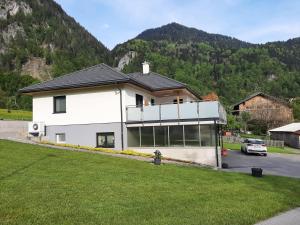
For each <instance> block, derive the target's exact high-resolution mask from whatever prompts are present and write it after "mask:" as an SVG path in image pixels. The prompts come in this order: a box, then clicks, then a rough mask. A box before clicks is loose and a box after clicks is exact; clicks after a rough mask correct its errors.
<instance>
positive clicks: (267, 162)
mask: <svg viewBox="0 0 300 225" xmlns="http://www.w3.org/2000/svg"><path fill="white" fill-rule="evenodd" d="M228 152H229V154H228V156H227V157H223V159H222V160H223V163H228V165H229V168H228V169H224V170H228V171H238V172H247V173H251V168H252V167H261V168H262V169H263V174H273V175H279V176H288V177H297V178H300V154H297V155H296V154H278V153H268V156H267V157H265V156H257V155H245V154H243V153H241V152H240V151H228Z"/></svg>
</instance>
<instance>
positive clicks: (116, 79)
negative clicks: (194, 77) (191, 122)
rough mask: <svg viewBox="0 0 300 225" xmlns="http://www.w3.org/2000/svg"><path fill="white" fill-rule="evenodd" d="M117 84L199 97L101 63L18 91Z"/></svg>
mask: <svg viewBox="0 0 300 225" xmlns="http://www.w3.org/2000/svg"><path fill="white" fill-rule="evenodd" d="M117 83H131V84H134V85H138V86H141V87H143V88H144V89H147V90H149V91H159V90H167V89H177V88H186V89H188V90H189V91H190V92H191V93H193V94H194V95H195V96H197V97H199V96H198V95H197V93H195V92H193V91H192V90H191V89H189V87H188V86H187V85H186V84H184V83H181V82H179V81H176V80H173V79H171V78H168V77H165V76H162V75H160V74H157V73H154V72H150V73H148V74H142V73H131V74H128V75H126V74H124V73H121V72H118V71H116V70H114V69H113V68H111V67H109V66H107V65H105V64H103V63H102V64H99V65H96V66H92V67H89V68H86V69H83V70H79V71H76V72H73V73H70V74H66V75H64V76H61V77H58V78H55V79H53V80H50V81H45V82H42V83H39V84H34V85H31V86H28V87H25V88H22V89H20V92H22V93H31V92H40V91H50V90H59V89H69V88H78V87H91V86H99V85H106V84H117ZM199 98H200V97H199Z"/></svg>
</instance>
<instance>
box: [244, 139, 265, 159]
mask: <svg viewBox="0 0 300 225" xmlns="http://www.w3.org/2000/svg"><path fill="white" fill-rule="evenodd" d="M241 152H244V153H245V154H250V153H254V154H260V155H264V156H267V146H266V145H265V143H264V142H263V140H260V139H252V138H248V139H245V140H244V142H243V143H242V146H241Z"/></svg>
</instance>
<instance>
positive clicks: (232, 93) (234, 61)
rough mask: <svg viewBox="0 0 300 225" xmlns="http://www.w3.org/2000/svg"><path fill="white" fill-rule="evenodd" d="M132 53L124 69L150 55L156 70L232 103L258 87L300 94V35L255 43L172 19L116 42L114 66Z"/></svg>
mask: <svg viewBox="0 0 300 225" xmlns="http://www.w3.org/2000/svg"><path fill="white" fill-rule="evenodd" d="M189 35H190V36H189ZM128 52H131V53H134V56H135V57H132V58H131V60H129V63H128V64H127V65H125V66H124V68H123V71H124V72H133V71H137V70H141V66H140V65H141V63H142V62H143V61H144V60H147V61H149V62H150V63H151V69H152V70H153V71H156V72H158V73H161V74H167V75H169V76H170V77H172V78H175V79H177V80H179V81H182V82H185V83H187V84H189V85H190V86H191V87H192V88H194V89H195V90H196V91H198V92H199V93H200V94H202V95H205V94H207V93H209V92H211V91H215V92H216V93H217V94H218V95H219V96H220V97H221V100H222V101H223V102H224V103H225V104H228V105H229V104H232V103H234V102H236V101H238V100H240V99H242V98H244V97H245V96H247V95H249V94H250V93H253V92H255V91H263V92H266V93H269V94H271V95H274V96H278V97H282V98H286V99H287V98H292V97H295V96H300V38H295V39H291V40H288V41H286V42H272V43H267V44H263V45H254V44H249V43H246V42H243V41H239V40H237V39H234V38H230V37H226V36H222V35H215V34H212V35H210V34H208V33H206V32H203V31H197V30H196V29H193V28H188V27H185V26H182V25H179V24H176V23H171V24H168V25H165V26H162V27H160V28H156V29H150V30H147V31H145V32H143V33H141V34H140V35H138V36H137V38H134V39H132V40H129V41H127V42H126V43H123V44H120V45H117V46H116V47H115V49H113V51H112V55H113V57H114V59H115V65H117V64H118V62H119V60H120V58H122V56H124V55H125V54H126V53H128Z"/></svg>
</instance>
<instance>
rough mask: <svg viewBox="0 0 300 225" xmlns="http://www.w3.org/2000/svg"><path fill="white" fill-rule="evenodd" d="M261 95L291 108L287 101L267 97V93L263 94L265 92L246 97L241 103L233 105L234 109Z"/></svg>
mask: <svg viewBox="0 0 300 225" xmlns="http://www.w3.org/2000/svg"><path fill="white" fill-rule="evenodd" d="M259 95H260V96H263V97H265V98H269V99H271V100H273V101H277V102H280V103H282V104H284V105H286V106H289V107H290V105H289V103H288V102H286V101H284V100H283V99H280V98H276V97H274V96H271V95H267V94H265V93H263V92H256V93H254V94H252V95H249V96H248V97H246V98H245V99H243V100H241V101H239V102H238V103H236V104H234V105H233V108H235V107H236V106H238V105H240V104H242V103H244V102H246V101H248V100H250V99H251V98H254V97H256V96H259Z"/></svg>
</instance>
